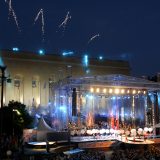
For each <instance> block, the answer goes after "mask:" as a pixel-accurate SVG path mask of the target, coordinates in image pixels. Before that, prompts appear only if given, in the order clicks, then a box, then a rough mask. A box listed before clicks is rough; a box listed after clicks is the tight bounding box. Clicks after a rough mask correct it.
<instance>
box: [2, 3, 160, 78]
mask: <svg viewBox="0 0 160 160" xmlns="http://www.w3.org/2000/svg"><path fill="white" fill-rule="evenodd" d="M12 7H13V9H14V11H15V13H16V16H17V19H18V23H19V27H20V29H21V32H19V31H18V29H17V27H16V24H15V21H14V19H13V17H12V15H11V16H10V18H9V20H8V13H9V12H8V4H7V3H6V2H5V0H1V1H0V48H1V49H11V48H12V47H18V48H19V49H21V50H25V51H32V52H37V51H38V50H39V49H40V48H44V50H45V51H46V53H50V54H51V53H56V54H61V53H62V51H64V50H66V51H74V54H75V55H77V56H81V55H83V54H84V53H87V54H88V55H89V56H90V57H98V56H99V55H102V56H103V57H105V58H109V59H121V60H128V61H129V62H130V64H131V68H132V75H135V76H140V75H154V74H156V73H157V72H160V1H159V0H153V1H151V0H110V1H108V0H12ZM41 8H42V9H43V11H44V23H45V25H44V29H45V35H44V40H43V36H42V31H41V26H42V25H41V24H42V23H41V17H39V19H38V20H37V21H36V23H35V24H34V19H35V17H36V15H37V13H38V12H39V10H40V9H41ZM68 11H69V12H70V15H71V19H69V20H68V21H67V24H66V28H65V30H64V28H63V27H60V28H59V25H60V24H61V23H62V21H63V20H64V18H65V16H66V14H67V12H68ZM96 34H99V35H100V36H99V37H96V38H95V39H93V41H91V42H90V43H89V44H88V41H89V39H90V38H91V37H92V36H94V35H96Z"/></svg>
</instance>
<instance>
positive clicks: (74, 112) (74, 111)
mask: <svg viewBox="0 0 160 160" xmlns="http://www.w3.org/2000/svg"><path fill="white" fill-rule="evenodd" d="M76 115H77V92H76V88H73V91H72V116H76Z"/></svg>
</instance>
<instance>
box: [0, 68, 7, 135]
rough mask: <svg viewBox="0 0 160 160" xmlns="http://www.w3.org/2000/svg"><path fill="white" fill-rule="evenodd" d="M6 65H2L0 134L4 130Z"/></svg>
mask: <svg viewBox="0 0 160 160" xmlns="http://www.w3.org/2000/svg"><path fill="white" fill-rule="evenodd" d="M6 68H7V67H6V66H0V69H1V72H2V76H1V127H0V135H2V132H3V113H2V111H3V110H2V108H3V89H4V80H5V78H6V77H5V70H6Z"/></svg>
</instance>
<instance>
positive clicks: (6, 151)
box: [0, 134, 23, 159]
mask: <svg viewBox="0 0 160 160" xmlns="http://www.w3.org/2000/svg"><path fill="white" fill-rule="evenodd" d="M22 143H23V139H22V138H21V137H20V136H18V135H6V134H3V135H1V136H0V159H3V158H6V157H16V156H18V155H19V153H20V152H21V149H22Z"/></svg>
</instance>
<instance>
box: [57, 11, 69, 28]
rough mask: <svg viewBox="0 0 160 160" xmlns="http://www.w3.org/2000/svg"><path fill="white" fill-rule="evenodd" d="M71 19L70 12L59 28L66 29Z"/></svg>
mask: <svg viewBox="0 0 160 160" xmlns="http://www.w3.org/2000/svg"><path fill="white" fill-rule="evenodd" d="M69 19H71V16H70V13H69V11H68V12H67V15H66V17H65V19H64V21H63V22H62V23H61V24H60V25H59V28H61V27H63V28H64V29H65V28H66V25H67V22H68V20H69Z"/></svg>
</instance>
